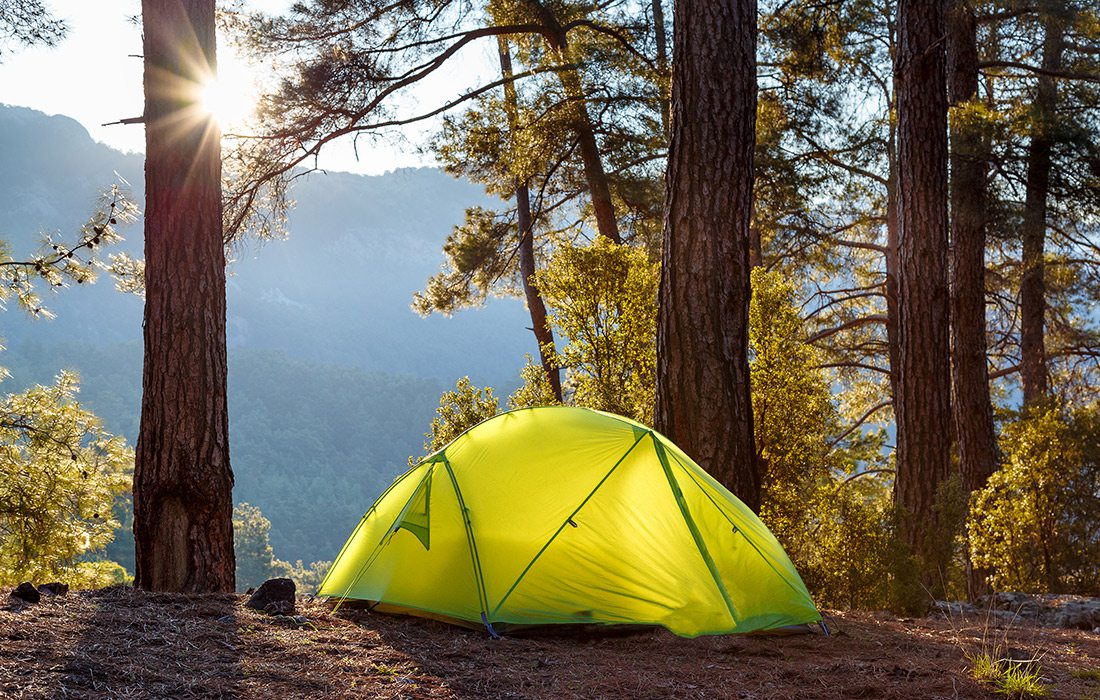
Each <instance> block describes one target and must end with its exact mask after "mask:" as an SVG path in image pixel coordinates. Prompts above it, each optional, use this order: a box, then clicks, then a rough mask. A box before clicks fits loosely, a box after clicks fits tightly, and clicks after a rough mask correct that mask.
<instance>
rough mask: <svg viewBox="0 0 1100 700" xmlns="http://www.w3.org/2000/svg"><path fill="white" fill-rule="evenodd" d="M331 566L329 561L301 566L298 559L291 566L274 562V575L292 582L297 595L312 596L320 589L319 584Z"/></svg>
mask: <svg viewBox="0 0 1100 700" xmlns="http://www.w3.org/2000/svg"><path fill="white" fill-rule="evenodd" d="M331 566H332V562H331V561H315V562H310V563H309V564H303V563H302V560H301V559H299V560H297V561H295V562H294V563H293V564H291V563H290V562H285V561H279V560H276V562H275V575H276V576H281V577H283V578H288V579H290V580H292V581H294V587H295V589H296V590H297V592H298V594H299V595H313V594H315V593H316V592H317V589H318V588H320V587H321V582H322V581H324V580H325V575H326V574H327V573H328V570H329V567H331Z"/></svg>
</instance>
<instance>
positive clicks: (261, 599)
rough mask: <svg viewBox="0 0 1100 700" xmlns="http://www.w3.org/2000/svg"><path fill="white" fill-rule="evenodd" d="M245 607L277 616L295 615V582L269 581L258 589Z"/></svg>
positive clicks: (285, 580) (281, 579)
mask: <svg viewBox="0 0 1100 700" xmlns="http://www.w3.org/2000/svg"><path fill="white" fill-rule="evenodd" d="M245 606H246V607H249V608H252V609H253V610H263V611H264V612H268V613H272V614H276V615H293V614H294V582H293V581H291V580H290V579H288V578H272V579H268V580H266V581H264V582H263V584H262V585H261V586H260V587H259V588H258V589H256V592H255V593H253V594H252V597H251V598H249V599H248V602H247V603H245Z"/></svg>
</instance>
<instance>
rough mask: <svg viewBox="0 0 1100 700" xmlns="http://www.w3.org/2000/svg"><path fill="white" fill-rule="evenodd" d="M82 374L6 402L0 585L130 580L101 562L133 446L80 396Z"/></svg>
mask: <svg viewBox="0 0 1100 700" xmlns="http://www.w3.org/2000/svg"><path fill="white" fill-rule="evenodd" d="M78 390H79V387H78V384H77V378H76V375H74V374H71V373H68V372H64V373H62V374H61V375H60V376H58V378H57V381H56V383H55V384H53V385H52V386H35V387H32V388H30V389H28V390H27V391H25V392H23V393H19V394H9V395H8V396H6V397H4V398H3V400H2V402H0V585H11V584H16V583H19V582H20V581H35V582H43V581H46V580H60V581H63V582H65V583H68V584H69V585H70V586H72V587H74V588H80V587H95V586H102V585H108V584H111V583H118V582H120V581H122V580H125V578H126V574H125V571H124V570H122V569H121V567H120V566H118V565H117V564H115V563H113V562H106V561H93V559H94V558H96V556H97V552H99V551H100V550H102V548H103V547H105V546H106V545H107V544H108V543H109V542H111V540H112V539H113V537H114V532H115V530H116V529H117V528H118V526H119V522H118V520H116V519H115V518H114V517H113V512H112V506H113V504H114V501H115V498H116V496H118V495H120V494H122V493H124V492H126V491H128V490H129V488H130V479H131V474H132V472H133V452H132V451H131V450H130V449H129V448H128V447H127V446H126V443H125V441H124V440H123V439H122V438H120V437H116V436H113V435H111V434H110V433H107V432H106V431H105V430H103V427H102V425H101V424H100V422H99V419H98V418H96V417H95V415H93V414H92V413H91V412H89V411H86V410H84V409H83V408H81V406H80V405H79V404H78V403H77V402H76V400H75V396H76V393H77V391H78Z"/></svg>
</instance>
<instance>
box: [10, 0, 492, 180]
mask: <svg viewBox="0 0 1100 700" xmlns="http://www.w3.org/2000/svg"><path fill="white" fill-rule="evenodd" d="M291 2H292V0H249V2H248V4H249V5H250V6H251V7H253V8H256V9H260V10H263V11H265V12H271V13H278V12H282V11H284V10H285V9H286V8H287V7H289V6H290V4H291ZM47 4H48V6H49V7H50V8H51V10H52V11H53V13H54V15H55V16H56V17H58V18H61V19H64V20H65V22H66V23H67V24H68V26H69V33H68V35H67V37H66V38H65V39H64V40H63V41H62V43H61V44H60V45H59V46H57V47H54V48H48V47H33V48H29V49H22V48H19V47H11V48H12V52H11V53H10V55H9V56H8V57H7V58H6V60H5V61H4V62H3V63H0V103H5V104H11V105H18V106H23V107H31V108H34V109H37V110H41V111H43V112H46V113H47V114H64V115H67V116H70V117H72V118H74V119H76V120H77V121H78V122H80V123H81V124H82V125H84V127H85V128H86V129H87V130H88V132H89V133H90V134H91V135H92V138H94V139H95V140H97V141H101V142H103V143H105V144H107V145H109V146H112V147H114V148H117V149H119V150H122V151H131V152H139V153H140V152H143V151H144V147H145V133H144V129H143V127H142V126H141V125H138V124H135V125H114V126H103V124H107V123H110V122H115V121H118V120H120V119H124V118H127V117H136V116H140V115H141V112H142V103H143V100H142V91H141V84H142V64H141V59H140V58H139V57H134V56H135V55H139V54H140V53H141V31H140V27H139V26H138V24H137V23H136V22H135V21H134V19H133V18H134V17H135V16H136V15H139V14H140V12H141V3H140V0H47ZM471 51H472V53H471V52H467V55H466V56H464V57H463V59H464V60H460V61H457V62H455V65H454V66H453V67H450V68H449V69H448V70H446V71H444V72H443V73H442V74H441V75H440V76H439V77H438V79H436V80H435V81H434V82H433V83H432V84H429V85H425V86H424V87H423V88H422V89H420V91H419V93H418V94H417V95H414V96H413V97H411V98H410V100H409V103H408V104H409V105H410V106H414V105H415V103H416V102H431V101H434V100H433V99H432V98H433V96H439V95H442V94H444V93H448V94H449V95H450V96H453V95H454V94H455V90H456V86H461V85H463V84H469V83H470V82H471V80H473V79H474V78H473V76H474V75H475V73H474V71H476V70H477V69H479V67H482V66H485V65H489V64H488V61H489V54H488V53H486V51H485V50H484V49H483V48H477V49H473V50H471ZM218 56H219V62H220V63H221V70H222V72H223V73H224V74H225V76H226V77H227V78H236V79H237V80H238V81H242V80H243V81H247V79H248V78H249V77H250V75H249V68H248V67H247V66H246V65H245V64H244V63H243V62H241V61H240V60H239V59H236V58H235V56H234V54H233V52H232V49H231V47H229V46H226V45H224V43H222V42H220V43H219V47H218ZM430 129H431V125H430V124H429V125H427V126H424V127H419V128H417V129H412V130H409V131H407V132H404V133H398V134H391V135H389V136H388V137H385V138H382V139H373V138H362V139H360V140H359V143H358V144H357V145H355V146H353V144H352V143H351V141H350V139H345V140H343V141H341V142H337V143H334V144H332V145H331V146H330V147H328V148H327V149H326V151H323V152H322V157H321V159H320V160H319V165H320V166H321V167H322V168H324V169H328V170H341V171H348V172H355V173H363V174H379V173H383V172H387V171H389V170H393V169H395V168H399V167H409V166H418V165H431V164H433V160H432V158H431V156H430V155H428V154H424V153H421V152H419V149H418V148H417V144H418V143H420V142H422V141H423V139H424V137H425V136H426V135H427V134H428V133H429V131H430Z"/></svg>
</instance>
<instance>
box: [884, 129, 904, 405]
mask: <svg viewBox="0 0 1100 700" xmlns="http://www.w3.org/2000/svg"><path fill="white" fill-rule="evenodd" d="M896 133H897V125H896V124H895V125H892V126H891V127H890V137H889V140H888V142H887V145H886V147H887V151H888V153H887V161H888V168H889V173H888V174H887V179H886V253H885V258H886V260H885V264H884V267H885V268H886V280H885V284H884V285H883V291H884V293H885V296H886V352H887V355H888V359H889V362H890V397H891V399H893V400H895V401H896V400H897V396H898V368H899V367H901V359H900V358H901V339H900V338H899V335H898V318H899V315H900V313H901V312H900V311H899V309H898V167H897V147H896V141H895V137H896Z"/></svg>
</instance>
